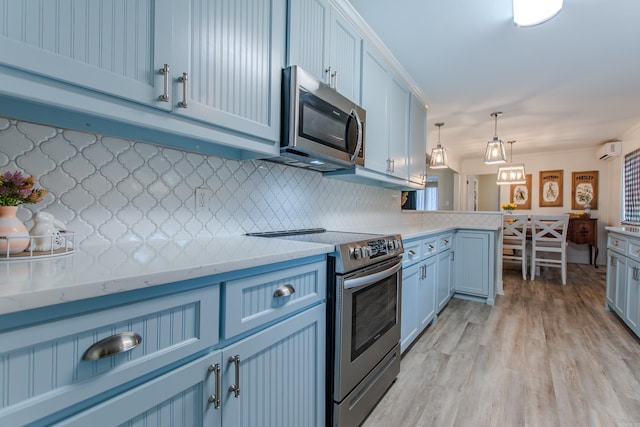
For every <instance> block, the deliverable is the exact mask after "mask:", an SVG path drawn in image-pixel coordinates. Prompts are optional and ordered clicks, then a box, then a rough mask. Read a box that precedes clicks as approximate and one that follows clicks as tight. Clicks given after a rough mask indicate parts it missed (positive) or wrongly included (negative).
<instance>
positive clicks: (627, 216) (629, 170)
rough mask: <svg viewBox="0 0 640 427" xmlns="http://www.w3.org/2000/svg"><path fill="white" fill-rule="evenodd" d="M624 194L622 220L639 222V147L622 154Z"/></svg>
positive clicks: (628, 222) (637, 223)
mask: <svg viewBox="0 0 640 427" xmlns="http://www.w3.org/2000/svg"><path fill="white" fill-rule="evenodd" d="M623 179H624V185H623V188H624V194H623V212H624V217H623V218H622V222H623V223H625V224H634V225H639V224H640V149H637V150H634V151H632V152H630V153H629V154H627V155H626V156H624V176H623Z"/></svg>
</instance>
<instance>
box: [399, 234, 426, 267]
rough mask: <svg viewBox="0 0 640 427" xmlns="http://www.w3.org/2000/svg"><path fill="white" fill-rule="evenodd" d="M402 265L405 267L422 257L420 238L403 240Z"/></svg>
mask: <svg viewBox="0 0 640 427" xmlns="http://www.w3.org/2000/svg"><path fill="white" fill-rule="evenodd" d="M402 244H403V246H404V253H403V254H402V266H403V267H407V266H409V265H411V264H413V263H415V262H418V261H420V260H421V259H422V240H415V241H412V242H403V243H402Z"/></svg>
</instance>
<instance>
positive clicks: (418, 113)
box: [409, 94, 427, 185]
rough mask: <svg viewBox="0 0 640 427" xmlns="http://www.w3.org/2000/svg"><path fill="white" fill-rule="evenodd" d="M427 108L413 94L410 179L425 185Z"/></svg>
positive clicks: (410, 130) (410, 134)
mask: <svg viewBox="0 0 640 427" xmlns="http://www.w3.org/2000/svg"><path fill="white" fill-rule="evenodd" d="M426 151H427V109H426V107H425V106H424V104H423V103H422V102H420V100H419V99H418V97H416V96H415V95H413V94H412V95H411V119H410V129H409V180H410V181H411V182H415V183H418V184H422V185H425V184H426V182H425V180H426V166H427V156H426V154H427V153H426Z"/></svg>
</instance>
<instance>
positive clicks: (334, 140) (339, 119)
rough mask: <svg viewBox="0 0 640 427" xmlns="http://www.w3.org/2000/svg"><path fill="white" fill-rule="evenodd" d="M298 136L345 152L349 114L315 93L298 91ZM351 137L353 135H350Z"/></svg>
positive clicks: (352, 131) (348, 132) (349, 132)
mask: <svg viewBox="0 0 640 427" xmlns="http://www.w3.org/2000/svg"><path fill="white" fill-rule="evenodd" d="M299 114H300V129H299V132H300V136H302V137H304V138H306V139H310V140H312V141H316V142H319V143H320V144H324V145H326V146H329V147H332V148H335V149H336V150H340V151H343V152H347V145H348V144H347V136H348V134H351V133H354V130H351V131H347V129H348V128H349V129H351V128H353V127H354V126H349V122H350V119H349V118H350V116H349V115H348V114H347V113H345V112H344V111H342V110H339V109H337V108H335V107H333V106H332V105H331V104H329V103H327V102H325V101H323V100H322V99H320V98H318V97H317V96H315V95H312V94H310V93H308V92H305V91H302V90H301V91H300V111H299ZM352 138H353V137H352Z"/></svg>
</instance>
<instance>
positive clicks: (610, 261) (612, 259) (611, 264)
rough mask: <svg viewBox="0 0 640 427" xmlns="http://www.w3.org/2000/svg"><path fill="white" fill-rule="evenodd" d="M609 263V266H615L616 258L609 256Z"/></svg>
mask: <svg viewBox="0 0 640 427" xmlns="http://www.w3.org/2000/svg"><path fill="white" fill-rule="evenodd" d="M609 265H610V266H611V267H615V266H616V259H615V258H614V257H611V258H610V260H609Z"/></svg>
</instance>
